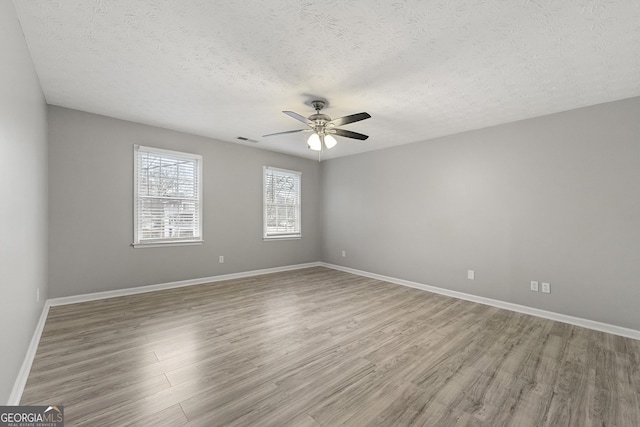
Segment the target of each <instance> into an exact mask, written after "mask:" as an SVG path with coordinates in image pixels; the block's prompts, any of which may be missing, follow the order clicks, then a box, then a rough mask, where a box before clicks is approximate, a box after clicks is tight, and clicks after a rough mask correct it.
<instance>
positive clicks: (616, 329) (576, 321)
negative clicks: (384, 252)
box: [320, 262, 640, 340]
mask: <svg viewBox="0 0 640 427" xmlns="http://www.w3.org/2000/svg"><path fill="white" fill-rule="evenodd" d="M320 265H322V266H323V267H327V268H332V269H334V270H340V271H344V272H346V273H351V274H357V275H358V276H364V277H369V278H371V279H377V280H382V281H384V282H390V283H395V284H397V285H402V286H408V287H410V288H416V289H422V290H423V291H429V292H433V293H436V294H440V295H446V296H450V297H453V298H458V299H462V300H466V301H471V302H477V303H480V304H485V305H490V306H493V307H498V308H504V309H506V310H511V311H517V312H518V313H524V314H530V315H532V316H537V317H542V318H545V319H550V320H556V321H558V322H564V323H569V324H571V325H576V326H582V327H583V328H587V329H593V330H596V331H600V332H606V333H609V334H614V335H620V336H623V337H627V338H633V339H636V340H640V331H637V330H635V329H629V328H623V327H622V326H616V325H610V324H608V323H602V322H596V321H594V320H589V319H582V318H580V317H573V316H568V315H566V314H560V313H554V312H552V311H546V310H540V309H538V308H533V307H527V306H524V305H520V304H514V303H510V302H505V301H500V300H496V299H491V298H485V297H480V296H476V295H471V294H466V293H464V292H458V291H452V290H449V289H444V288H438V287H436V286H430V285H425V284H422V283H417V282H411V281H409V280H403V279H397V278H395V277H389V276H383V275H381V274H375V273H369V272H367V271H362V270H356V269H354V268H349V267H342V266H340V265H335V264H328V263H325V262H322V263H320Z"/></svg>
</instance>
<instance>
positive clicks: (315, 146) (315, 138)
mask: <svg viewBox="0 0 640 427" xmlns="http://www.w3.org/2000/svg"><path fill="white" fill-rule="evenodd" d="M307 145H308V146H309V148H310V149H312V150H313V151H320V150H322V142H320V135H318V134H317V133H315V132H314V133H312V134H311V135H310V136H309V139H307Z"/></svg>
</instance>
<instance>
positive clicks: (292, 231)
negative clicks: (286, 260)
mask: <svg viewBox="0 0 640 427" xmlns="http://www.w3.org/2000/svg"><path fill="white" fill-rule="evenodd" d="M301 176H302V174H301V173H300V172H296V171H290V170H285V169H277V168H272V167H269V166H265V167H264V238H265V239H277V238H300V237H302V236H301V228H300V187H301Z"/></svg>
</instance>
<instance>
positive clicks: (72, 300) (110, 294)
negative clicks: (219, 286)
mask: <svg viewBox="0 0 640 427" xmlns="http://www.w3.org/2000/svg"><path fill="white" fill-rule="evenodd" d="M320 265H321V263H320V262H310V263H306V264H295V265H288V266H284V267H274V268H265V269H262V270H251V271H244V272H241V273H231V274H221V275H219V276H211V277H202V278H199V279H190V280H180V281H178V282H168V283H160V284H157V285H147V286H138V287H135V288H126V289H118V290H115V291H105V292H95V293H91V294H82V295H74V296H70V297H60V298H53V299H50V300H48V302H49V303H50V305H51V306H58V305H67V304H76V303H79V302H87V301H96V300H101V299H105V298H115V297H121V296H126V295H135V294H142V293H145V292H153V291H161V290H163V289H173V288H182V287H184V286H192V285H203V284H205V283H213V282H221V281H223V280H232V279H242V278H245V277H251V276H259V275H261V274H271V273H280V272H283V271H291V270H299V269H301V268H309V267H319V266H320Z"/></svg>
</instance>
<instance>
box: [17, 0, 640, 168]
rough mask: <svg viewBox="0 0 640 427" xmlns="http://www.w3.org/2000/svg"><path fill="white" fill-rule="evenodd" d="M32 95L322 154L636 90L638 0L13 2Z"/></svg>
mask: <svg viewBox="0 0 640 427" xmlns="http://www.w3.org/2000/svg"><path fill="white" fill-rule="evenodd" d="M14 4H15V6H16V9H17V11H18V16H19V19H20V22H21V24H22V27H23V30H24V33H25V37H26V39H27V43H28V45H29V48H30V50H31V54H32V56H33V60H34V63H35V66H36V70H37V72H38V75H39V77H40V81H41V83H42V87H43V90H44V94H45V97H46V99H47V102H48V103H50V104H54V105H61V106H64V107H69V108H74V109H78V110H84V111H89V112H93V113H98V114H103V115H107V116H112V117H116V118H121V119H126V120H132V121H136V122H141V123H147V124H152V125H157V126H162V127H167V128H171V129H176V130H181V131H186V132H191V133H195V134H200V135H205V136H209V137H213V138H217V139H221V140H225V141H234V142H237V140H236V137H238V136H244V137H248V138H251V139H255V140H257V141H258V143H247V144H248V145H252V146H255V147H261V148H266V149H269V150H276V151H282V152H287V153H291V154H295V155H299V156H304V157H310V158H315V157H316V156H317V154H316V153H315V152H311V151H309V150H308V149H307V148H306V143H305V140H306V136H307V134H292V135H286V136H282V137H271V138H262V137H261V135H263V134H267V133H273V132H279V131H285V130H293V129H300V128H302V127H304V125H302V124H301V123H299V122H297V121H295V120H293V119H291V118H289V117H287V116H285V115H284V114H282V113H281V112H280V111H281V110H293V111H296V112H298V113H300V114H302V115H304V116H308V115H310V114H312V113H313V112H314V111H313V109H312V108H311V106H310V101H311V100H312V99H314V98H317V97H320V98H323V99H327V100H328V102H329V105H328V107H327V108H326V109H325V110H324V111H323V112H324V113H326V114H329V115H330V116H332V117H333V118H336V117H341V116H344V115H348V114H353V113H357V112H361V111H366V112H368V113H369V114H371V115H372V116H373V117H372V118H371V119H368V120H365V121H362V122H359V123H354V124H351V125H347V126H344V129H348V130H353V131H356V132H361V133H365V134H368V135H370V138H369V139H368V140H367V141H357V140H351V139H344V138H338V140H339V143H338V146H337V147H335V148H333V149H332V150H330V151H329V152H326V153H325V154H324V155H323V156H324V157H325V158H332V157H338V156H344V155H349V154H354V153H359V152H363V151H368V150H375V149H380V148H384V147H389V146H393V145H399V144H405V143H410V142H416V141H421V140H425V139H429V138H433V137H437V136H442V135H447V134H453V133H457V132H462V131H466V130H471V129H477V128H481V127H486V126H491V125H495V124H500V123H506V122H511V121H515V120H520V119H524V118H529V117H535V116H540V115H544V114H549V113H554V112H558V111H563V110H568V109H572V108H578V107H583V106H587V105H593V104H598V103H602V102H607V101H613V100H617V99H622V98H628V97H632V96H638V95H640V1H638V0H518V1H515V0H513V1H507V0H459V1H454V0H446V1H445V0H439V1H433V0H432V1H426V0H389V1H372V0H324V1H314V0H298V1H293V0H270V1H258V0H233V1H211V0H91V1H89V0H14Z"/></svg>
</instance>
